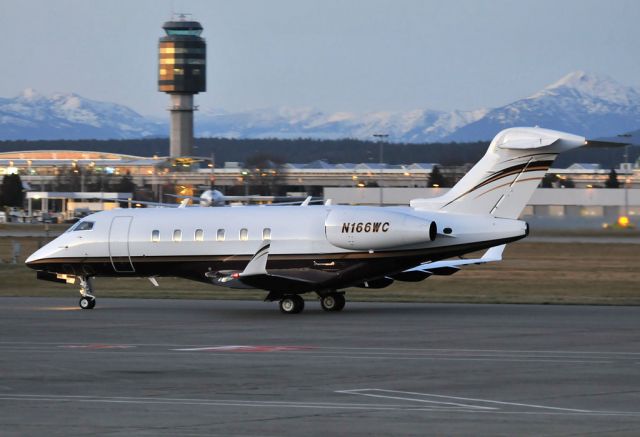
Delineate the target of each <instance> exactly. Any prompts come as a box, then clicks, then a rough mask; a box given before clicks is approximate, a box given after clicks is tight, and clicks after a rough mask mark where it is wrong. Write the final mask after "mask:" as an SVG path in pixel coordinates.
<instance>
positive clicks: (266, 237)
mask: <svg viewBox="0 0 640 437" xmlns="http://www.w3.org/2000/svg"><path fill="white" fill-rule="evenodd" d="M262 239H263V240H271V228H264V229H263V230H262Z"/></svg>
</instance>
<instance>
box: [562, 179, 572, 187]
mask: <svg viewBox="0 0 640 437" xmlns="http://www.w3.org/2000/svg"><path fill="white" fill-rule="evenodd" d="M560 186H561V187H562V188H575V187H576V184H575V182H573V179H571V178H566V179H563V180H562V182H561V183H560Z"/></svg>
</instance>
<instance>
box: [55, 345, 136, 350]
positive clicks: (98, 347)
mask: <svg viewBox="0 0 640 437" xmlns="http://www.w3.org/2000/svg"><path fill="white" fill-rule="evenodd" d="M58 347H59V348H62V349H89V350H97V349H133V348H135V346H131V345H127V344H65V345H61V346H58Z"/></svg>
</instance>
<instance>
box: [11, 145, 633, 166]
mask: <svg viewBox="0 0 640 437" xmlns="http://www.w3.org/2000/svg"><path fill="white" fill-rule="evenodd" d="M488 145H489V143H488V142H486V141H478V142H474V143H427V144H409V143H386V144H385V145H384V162H386V163H388V164H410V163H413V162H428V163H438V164H440V165H443V166H457V165H465V164H469V163H475V162H477V161H478V160H479V159H480V158H481V157H482V155H484V153H485V151H486V150H487V147H488ZM56 149H57V150H87V151H99V152H112V153H121V154H129V155H137V156H154V155H156V156H167V155H168V154H169V140H168V139H167V138H146V139H137V140H91V139H88V140H59V141H50V140H47V141H44V140H43V141H0V150H2V151H21V150H56ZM638 149H639V148H638V147H631V148H630V154H629V155H630V160H631V161H632V162H634V161H635V160H636V159H637V158H638V156H639V155H640V151H639V150H638ZM379 152H380V144H379V143H377V142H375V141H363V140H355V139H341V140H316V139H308V138H307V139H305V138H299V139H277V138H267V139H228V138H197V139H196V141H195V149H194V155H196V156H203V157H210V156H211V155H214V156H215V161H216V163H217V165H219V166H220V165H222V163H224V162H227V161H238V162H244V161H245V160H247V158H248V157H251V156H254V155H261V154H262V155H265V154H266V155H269V156H273V157H277V158H278V159H280V160H282V161H283V162H292V163H307V162H311V161H315V160H319V159H324V160H326V161H327V162H330V163H341V162H352V163H361V162H365V163H366V162H379V159H380V156H379ZM623 157H624V149H623V148H620V147H619V148H610V149H575V150H572V151H569V152H566V153H563V154H562V155H560V156H559V157H558V159H557V161H556V162H555V164H554V167H560V168H562V167H568V166H569V165H571V164H573V163H576V162H588V163H598V164H600V165H601V167H602V168H615V167H617V166H618V164H619V163H620V162H623V161H624V158H623Z"/></svg>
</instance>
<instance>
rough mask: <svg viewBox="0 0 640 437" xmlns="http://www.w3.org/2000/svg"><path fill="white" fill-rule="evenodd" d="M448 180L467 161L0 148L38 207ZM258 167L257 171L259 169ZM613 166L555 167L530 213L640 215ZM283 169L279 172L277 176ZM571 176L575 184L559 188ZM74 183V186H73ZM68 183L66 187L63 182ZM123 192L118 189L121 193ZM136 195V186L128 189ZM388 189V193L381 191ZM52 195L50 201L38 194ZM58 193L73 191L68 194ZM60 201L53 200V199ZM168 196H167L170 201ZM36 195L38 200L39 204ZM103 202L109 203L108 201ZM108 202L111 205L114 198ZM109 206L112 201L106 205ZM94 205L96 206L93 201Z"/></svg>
mask: <svg viewBox="0 0 640 437" xmlns="http://www.w3.org/2000/svg"><path fill="white" fill-rule="evenodd" d="M436 167H438V169H439V171H440V172H441V173H442V175H443V176H444V177H446V178H448V179H449V180H450V181H456V180H458V179H459V178H461V177H462V176H463V175H464V174H465V173H466V172H467V171H468V169H469V166H461V167H442V166H439V165H438V164H437V163H411V164H405V165H388V164H378V163H339V164H331V163H328V162H326V161H322V160H321V161H314V162H310V163H286V164H283V165H280V166H278V167H277V168H270V169H247V168H245V167H244V166H243V165H242V163H238V162H227V163H225V164H224V165H222V166H215V165H214V162H213V161H212V159H211V158H207V157H181V158H172V157H158V156H154V157H142V156H134V155H125V154H116V153H105V152H94V151H73V150H48V151H46V150H34V151H17V152H3V153H0V175H4V174H11V173H18V174H20V176H21V179H22V181H23V183H24V185H25V188H26V190H27V191H31V192H32V194H31V195H29V194H28V195H27V197H29V198H30V199H32V201H31V202H30V206H31V208H32V209H36V210H37V209H39V208H41V209H45V208H46V209H53V210H57V211H61V210H62V211H65V212H66V214H67V215H69V214H73V209H74V205H80V206H79V207H82V208H87V203H88V202H91V200H89V199H86V197H87V196H86V195H84V196H80V195H75V194H73V193H74V192H75V193H78V192H81V193H84V192H96V193H102V195H104V193H106V192H109V193H111V194H114V196H117V197H118V198H120V199H126V198H127V197H125V196H124V195H122V191H123V190H117V188H118V184H119V183H120V182H119V181H121V180H122V178H125V177H126V178H128V179H130V181H131V182H132V183H133V184H134V185H135V186H136V187H137V189H136V190H135V191H136V193H135V194H133V195H134V196H137V195H138V194H139V193H140V192H143V191H144V193H145V194H146V197H147V199H149V200H156V201H163V199H162V198H163V192H168V191H163V190H167V189H168V187H170V186H178V187H180V188H181V189H182V190H183V191H184V192H185V193H188V194H193V193H196V194H197V193H198V192H199V191H201V190H204V189H208V188H210V187H213V186H215V187H216V188H217V189H219V190H221V191H223V192H225V193H227V194H231V193H237V194H253V193H252V190H253V189H254V187H255V184H256V183H259V182H260V181H259V180H260V178H262V177H271V178H274V177H275V178H276V179H274V180H275V181H276V183H277V184H279V185H281V186H282V187H283V189H284V190H285V191H286V192H287V193H291V194H296V195H301V194H313V195H323V196H324V197H325V198H331V199H332V200H333V201H334V202H335V203H345V204H369V205H377V204H379V203H380V202H381V201H382V202H383V203H384V204H385V205H398V204H407V203H408V201H409V200H410V199H412V198H421V197H432V196H434V195H437V194H439V193H440V194H441V193H442V192H444V190H446V188H444V187H435V188H427V187H429V183H430V177H431V175H432V172H433V171H434V168H436ZM256 170H258V172H257V173H256ZM609 172H610V170H608V169H602V168H600V167H599V166H598V165H596V164H580V163H578V164H573V165H572V166H570V167H568V168H566V169H558V168H552V169H550V170H549V173H550V174H552V175H554V178H555V180H556V182H555V186H557V187H558V188H551V189H539V190H538V192H537V193H536V195H535V196H534V197H533V199H532V202H531V204H530V205H529V206H528V207H527V209H525V214H527V215H536V216H552V217H563V216H582V217H603V218H607V217H613V216H616V215H618V214H621V213H623V212H624V211H628V213H629V214H630V215H632V216H638V217H640V195H639V194H638V193H640V168H638V165H637V164H636V165H632V164H622V165H621V168H619V169H617V174H618V181H619V183H620V187H626V189H625V188H618V189H604V188H602V187H604V186H605V184H606V181H607V179H608V177H609ZM276 173H277V175H276ZM567 180H571V183H572V185H573V186H574V188H559V187H561V186H562V182H563V181H567ZM69 181H72V182H73V183H74V184H75V185H71V186H70V185H68V184H69V183H70V182H69ZM65 183H66V184H67V185H66V186H63V185H64V184H65ZM118 191H120V193H121V194H120V195H118ZM124 191H126V192H127V193H128V194H127V196H131V195H132V194H131V192H132V191H134V190H124ZM381 191H382V192H381ZM46 193H57V194H55V195H51V196H50V198H51V199H52V201H51V202H45V204H44V205H42V204H39V203H38V200H39V199H41V198H44V197H47V194H46ZM59 193H70V194H69V198H68V199H66V200H64V196H61V195H59ZM54 199H55V200H54ZM164 200H165V201H166V199H164ZM33 201H36V203H35V204H34V203H33ZM102 203H103V204H104V201H102ZM108 205H110V207H112V206H113V204H108ZM105 206H106V205H105ZM89 209H94V207H91V208H89Z"/></svg>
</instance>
